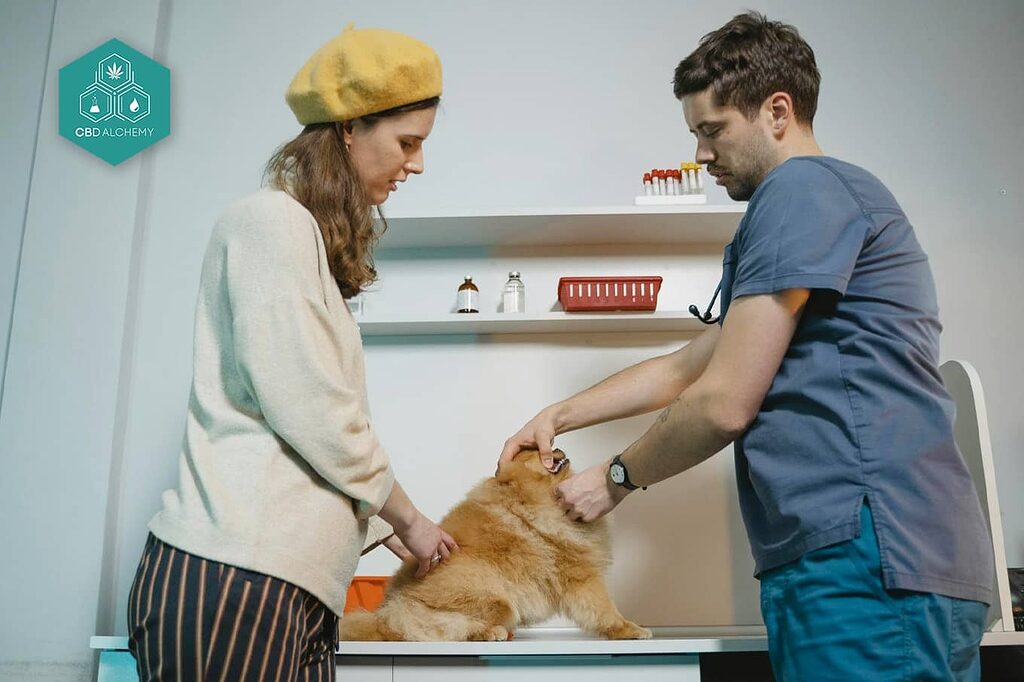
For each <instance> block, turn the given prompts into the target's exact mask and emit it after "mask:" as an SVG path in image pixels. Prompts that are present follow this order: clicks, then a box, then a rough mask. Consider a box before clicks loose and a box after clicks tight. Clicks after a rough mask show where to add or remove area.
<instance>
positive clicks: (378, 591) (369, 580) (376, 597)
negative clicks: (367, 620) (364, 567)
mask: <svg viewBox="0 0 1024 682" xmlns="http://www.w3.org/2000/svg"><path fill="white" fill-rule="evenodd" d="M388 580H390V578H389V577H388V576H386V575H357V576H356V577H354V578H352V583H351V584H350V585H349V586H348V597H347V598H346V600H345V613H348V612H349V611H375V610H376V609H377V607H378V606H380V603H381V602H382V601H384V589H385V588H386V587H387V585H388Z"/></svg>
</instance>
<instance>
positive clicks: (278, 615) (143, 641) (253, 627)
mask: <svg viewBox="0 0 1024 682" xmlns="http://www.w3.org/2000/svg"><path fill="white" fill-rule="evenodd" d="M337 631H338V627H337V617H336V616H335V615H334V614H333V613H332V612H331V611H330V610H329V609H328V608H327V607H326V606H324V605H323V603H322V602H321V601H320V600H318V599H317V598H316V597H314V596H313V595H311V594H309V593H308V592H306V591H305V590H303V589H301V588H299V587H296V586H295V585H292V584H291V583H287V582H285V581H283V580H279V579H277V578H272V577H270V576H268V575H264V574H262V573H255V572H253V571H247V570H244V569H241V568H238V567H236V566H230V565H228V564H222V563H218V562H216V561H208V560H206V559H203V558H202V557H198V556H196V555H194V554H189V553H188V552H184V551H182V550H180V549H177V548H175V547H172V546H171V545H168V544H166V543H164V542H161V541H160V540H158V539H157V538H156V537H154V536H153V535H152V534H150V536H149V539H148V540H147V541H146V548H145V551H144V552H143V554H142V559H141V560H140V562H139V568H138V571H137V572H136V574H135V581H134V583H132V589H131V592H130V594H129V596H128V648H129V649H130V650H131V652H132V655H134V656H135V662H136V666H137V668H138V672H139V680H140V682H151V681H152V682H157V681H159V682H164V681H166V680H176V681H179V680H180V681H181V682H199V681H207V680H208V681H210V682H248V681H250V680H252V681H253V682H255V681H256V680H260V681H263V682H310V681H312V680H315V681H316V682H324V681H329V682H333V681H334V672H335V670H334V665H335V663H334V648H335V646H336V644H337V640H338V638H337Z"/></svg>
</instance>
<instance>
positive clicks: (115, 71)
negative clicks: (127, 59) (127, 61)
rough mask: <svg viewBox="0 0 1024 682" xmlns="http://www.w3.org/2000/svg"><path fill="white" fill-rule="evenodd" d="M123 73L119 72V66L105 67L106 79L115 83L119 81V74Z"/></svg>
mask: <svg viewBox="0 0 1024 682" xmlns="http://www.w3.org/2000/svg"><path fill="white" fill-rule="evenodd" d="M122 73H124V72H123V71H122V70H121V65H120V64H111V65H110V66H108V67H107V78H109V79H110V80H113V81H116V80H120V79H121V74H122Z"/></svg>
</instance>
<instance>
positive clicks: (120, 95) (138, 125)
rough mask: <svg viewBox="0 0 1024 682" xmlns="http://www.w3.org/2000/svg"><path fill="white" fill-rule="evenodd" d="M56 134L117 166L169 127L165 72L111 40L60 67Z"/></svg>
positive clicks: (168, 76)
mask: <svg viewBox="0 0 1024 682" xmlns="http://www.w3.org/2000/svg"><path fill="white" fill-rule="evenodd" d="M59 100H60V134H61V136H62V137H65V138H67V139H69V140H71V141H72V142H74V143H75V144H77V145H78V146H79V147H81V148H82V149H84V150H86V151H87V152H90V153H91V154H94V155H96V156H98V157H100V158H101V159H103V160H104V161H106V162H107V163H110V164H112V165H115V166H116V165H117V164H119V163H121V162H122V161H124V160H125V159H127V158H129V157H132V156H134V155H135V154H137V153H139V152H141V151H142V150H143V149H145V148H146V147H148V146H149V145H151V144H153V143H155V142H157V141H159V140H162V139H163V138H165V137H167V136H168V135H169V134H170V132H171V72H170V70H169V69H167V68H166V67H165V66H163V65H162V64H160V63H159V62H156V61H154V60H153V59H150V58H149V57H147V56H146V55H144V54H142V53H141V52H139V51H137V50H133V49H132V48H130V47H128V46H127V45H125V44H124V43H122V42H121V41H120V40H116V39H115V40H111V41H109V42H107V43H105V44H103V45H101V46H99V47H98V48H96V49H95V50H93V51H92V52H89V53H88V54H85V55H82V56H81V57H79V58H78V59H76V60H75V61H73V62H71V63H70V64H68V65H67V66H65V67H64V68H63V69H61V70H60V97H59Z"/></svg>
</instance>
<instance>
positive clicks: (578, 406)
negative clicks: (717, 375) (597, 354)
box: [548, 327, 719, 433]
mask: <svg viewBox="0 0 1024 682" xmlns="http://www.w3.org/2000/svg"><path fill="white" fill-rule="evenodd" d="M718 333H719V330H718V328H717V327H715V328H713V329H708V330H707V331H705V332H704V333H703V334H701V335H700V336H699V337H698V338H696V339H694V340H693V341H691V342H690V343H689V344H687V345H686V346H684V347H683V348H681V349H680V350H678V351H675V352H673V353H669V354H667V355H662V356H659V357H656V358H651V359H650V360H645V361H643V362H640V363H637V364H635V365H633V366H632V367H628V368H626V369H624V370H622V371H621V372H618V373H616V374H613V375H612V376H610V377H608V378H607V379H605V380H604V381H602V382H600V383H599V384H596V385H595V386H592V387H590V388H588V389H587V390H585V391H582V392H580V393H577V394H576V395H574V396H572V397H571V398H568V399H567V400H564V401H562V402H560V403H556V404H554V405H552V406H551V407H550V408H548V409H549V410H552V413H553V415H554V420H555V424H556V426H557V427H558V433H566V432H568V431H574V430H576V429H581V428H584V427H587V426H592V425H594V424H602V423H604V422H609V421H613V420H616V419H623V418H625V417H634V416H636V415H639V414H646V413H648V412H652V411H654V410H657V409H660V408H663V407H665V406H666V405H668V404H669V403H671V402H672V400H673V399H675V398H676V397H677V396H679V394H680V393H681V392H682V391H683V390H684V389H686V388H687V387H688V386H690V385H691V384H692V383H693V382H694V381H696V380H697V379H698V378H699V377H700V375H701V374H702V373H703V371H704V369H705V368H706V367H707V365H708V361H709V359H710V357H711V353H712V351H713V350H714V345H715V342H716V340H717V338H718Z"/></svg>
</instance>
